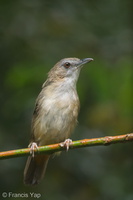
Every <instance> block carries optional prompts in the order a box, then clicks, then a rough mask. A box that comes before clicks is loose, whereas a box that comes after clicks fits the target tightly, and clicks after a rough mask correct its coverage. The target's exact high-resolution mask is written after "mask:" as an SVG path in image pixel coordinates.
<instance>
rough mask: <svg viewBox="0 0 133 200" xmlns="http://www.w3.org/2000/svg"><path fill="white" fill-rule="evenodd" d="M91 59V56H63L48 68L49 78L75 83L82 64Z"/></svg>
mask: <svg viewBox="0 0 133 200" xmlns="http://www.w3.org/2000/svg"><path fill="white" fill-rule="evenodd" d="M91 61H93V59H92V58H84V59H79V58H64V59H62V60H60V61H59V62H58V63H56V64H55V66H54V67H53V68H52V69H51V70H50V72H49V78H52V79H55V80H56V79H57V80H63V81H69V82H75V83H76V82H77V80H78V77H79V73H80V70H81V68H82V66H83V65H84V64H86V63H89V62H91Z"/></svg>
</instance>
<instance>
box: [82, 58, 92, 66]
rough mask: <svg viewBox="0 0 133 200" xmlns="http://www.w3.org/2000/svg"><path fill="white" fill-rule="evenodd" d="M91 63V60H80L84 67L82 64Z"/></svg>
mask: <svg viewBox="0 0 133 200" xmlns="http://www.w3.org/2000/svg"><path fill="white" fill-rule="evenodd" d="M91 61H93V58H84V59H82V60H81V64H82V65H84V64H86V63H88V62H91Z"/></svg>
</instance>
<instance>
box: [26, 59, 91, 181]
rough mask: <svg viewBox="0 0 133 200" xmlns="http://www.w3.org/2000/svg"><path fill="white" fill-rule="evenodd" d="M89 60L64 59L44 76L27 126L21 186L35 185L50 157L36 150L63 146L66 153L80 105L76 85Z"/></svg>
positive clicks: (41, 176)
mask: <svg viewBox="0 0 133 200" xmlns="http://www.w3.org/2000/svg"><path fill="white" fill-rule="evenodd" d="M91 61H93V59H92V58H84V59H79V58H75V57H74V58H64V59H62V60H60V61H59V62H57V63H56V64H55V65H54V67H53V68H51V70H50V71H49V73H48V77H47V80H46V81H45V82H44V83H43V85H42V90H41V92H40V94H39V95H38V97H37V99H36V103H35V109H34V112H33V117H32V122H31V138H30V144H29V147H30V148H31V155H29V156H28V159H27V162H26V166H25V169H24V184H25V185H37V184H38V183H40V181H41V180H42V179H43V177H44V174H45V171H46V167H47V164H48V161H49V158H50V156H51V155H50V154H35V155H34V149H37V148H38V146H44V145H49V144H55V143H61V142H64V145H66V148H67V149H69V144H70V143H71V140H70V139H69V137H70V135H71V133H72V132H73V130H74V128H75V126H76V124H77V118H78V113H79V107H80V101H79V97H78V94H77V89H76V83H77V81H78V78H79V74H80V71H81V69H82V67H83V65H84V64H86V63H89V62H91Z"/></svg>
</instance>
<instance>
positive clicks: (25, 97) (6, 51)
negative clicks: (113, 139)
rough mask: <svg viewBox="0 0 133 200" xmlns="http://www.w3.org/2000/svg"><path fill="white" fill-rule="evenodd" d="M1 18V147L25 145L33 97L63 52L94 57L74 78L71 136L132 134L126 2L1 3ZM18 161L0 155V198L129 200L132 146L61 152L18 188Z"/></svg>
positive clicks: (130, 5)
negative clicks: (35, 180) (75, 110)
mask: <svg viewBox="0 0 133 200" xmlns="http://www.w3.org/2000/svg"><path fill="white" fill-rule="evenodd" d="M0 16H1V26H0V31H1V37H0V38H1V42H0V62H1V65H0V66H1V73H0V79H1V84H0V90H1V92H0V105H1V114H0V147H1V150H0V151H5V150H11V149H18V148H25V147H27V145H28V142H29V135H30V122H31V117H32V112H33V109H34V103H35V99H36V97H37V95H38V93H39V92H40V89H41V85H42V83H43V82H44V80H45V79H46V77H47V73H48V71H49V70H50V68H51V67H52V66H53V65H54V64H55V63H56V62H57V61H59V60H60V59H62V58H64V57H79V58H86V57H92V58H94V62H92V63H90V64H89V65H86V66H85V67H84V68H83V70H82V72H81V75H80V78H79V81H78V85H77V89H78V93H79V97H80V102H81V109H80V114H79V124H78V126H77V128H76V130H75V133H74V134H73V135H72V139H73V140H77V139H84V138H93V137H102V136H107V135H119V134H125V133H129V132H132V131H133V123H132V121H133V96H132V93H133V87H132V84H133V82H132V80H133V65H132V62H133V57H132V53H133V23H132V19H133V1H131V0H126V1H125V0H113V1H106V0H100V1H98V0H95V1H92V0H90V1H89V0H78V1H77V0H73V1H71V0H68V1H65V0H62V1H59V0H55V1H51V0H46V1H45V0H28V1H27V0H13V1H8V0H1V1H0ZM25 162H26V157H21V158H14V159H8V160H1V163H0V195H2V192H7V193H8V192H13V193H20V194H23V193H26V194H29V193H30V192H33V191H34V192H35V193H39V194H41V198H39V199H44V200H56V199H57V200H68V199H69V200H81V199H82V200H88V199H90V200H107V199H108V200H112V199H113V200H115V199H117V200H132V199H133V144H132V143H127V144H116V145H112V146H106V147H90V148H83V149H77V150H72V151H69V152H67V153H66V152H63V153H62V154H61V156H60V157H56V158H54V159H51V160H50V162H49V165H48V168H47V173H46V176H45V179H44V180H43V181H42V182H41V183H40V185H38V186H36V187H26V186H24V185H23V169H24V166H25ZM0 198H1V199H2V196H1V197H0ZM7 199H8V198H7ZM10 199H11V198H10ZM12 199H18V200H20V199H22V198H19V197H18V198H13V197H12ZM23 199H26V197H25V198H23ZM33 199H35V198H33Z"/></svg>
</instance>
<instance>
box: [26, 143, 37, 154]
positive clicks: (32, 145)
mask: <svg viewBox="0 0 133 200" xmlns="http://www.w3.org/2000/svg"><path fill="white" fill-rule="evenodd" d="M28 147H29V148H30V154H31V155H32V157H34V155H35V149H37V150H38V146H37V143H36V142H31V143H30V144H29V146H28Z"/></svg>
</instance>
